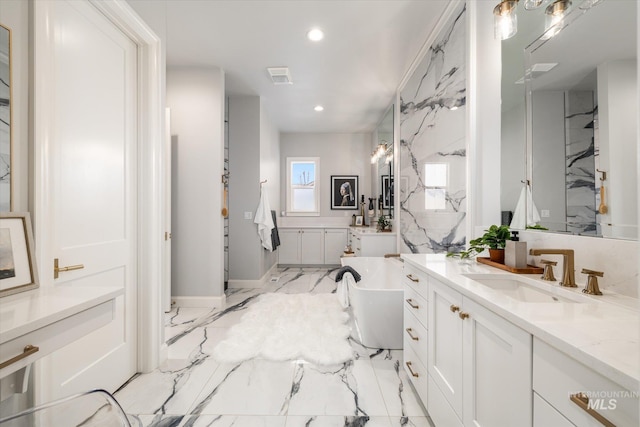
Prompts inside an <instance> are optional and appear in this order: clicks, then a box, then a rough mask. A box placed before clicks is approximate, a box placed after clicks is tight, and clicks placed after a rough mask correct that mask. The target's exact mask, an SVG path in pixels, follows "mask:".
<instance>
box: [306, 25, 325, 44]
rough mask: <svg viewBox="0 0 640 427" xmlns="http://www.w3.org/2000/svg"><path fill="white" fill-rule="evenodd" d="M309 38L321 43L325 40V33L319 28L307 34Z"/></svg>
mask: <svg viewBox="0 0 640 427" xmlns="http://www.w3.org/2000/svg"><path fill="white" fill-rule="evenodd" d="M307 38H308V39H309V40H311V41H313V42H319V41H320V40H322V39H323V38H324V33H323V32H322V30H321V29H319V28H313V29H311V30H309V32H307Z"/></svg>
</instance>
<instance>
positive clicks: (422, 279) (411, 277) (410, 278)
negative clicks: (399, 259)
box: [402, 263, 429, 299]
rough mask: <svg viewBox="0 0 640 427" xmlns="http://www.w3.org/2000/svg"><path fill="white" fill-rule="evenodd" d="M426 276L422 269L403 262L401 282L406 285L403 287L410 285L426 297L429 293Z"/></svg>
mask: <svg viewBox="0 0 640 427" xmlns="http://www.w3.org/2000/svg"><path fill="white" fill-rule="evenodd" d="M428 277H429V276H427V275H426V274H425V273H423V272H422V271H420V270H418V269H417V268H415V267H412V266H410V265H407V264H406V263H405V265H404V268H403V278H402V281H403V283H404V284H405V285H406V286H405V289H406V287H410V288H412V289H413V290H415V291H416V292H417V293H419V294H420V295H422V296H423V297H424V298H425V299H426V298H427V297H428V295H429V289H428V288H427V283H428Z"/></svg>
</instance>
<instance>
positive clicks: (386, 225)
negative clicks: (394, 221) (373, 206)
mask: <svg viewBox="0 0 640 427" xmlns="http://www.w3.org/2000/svg"><path fill="white" fill-rule="evenodd" d="M378 231H391V222H390V221H389V219H388V218H387V217H386V216H384V215H380V216H379V217H378Z"/></svg>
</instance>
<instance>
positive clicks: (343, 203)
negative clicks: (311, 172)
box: [331, 175, 358, 210]
mask: <svg viewBox="0 0 640 427" xmlns="http://www.w3.org/2000/svg"><path fill="white" fill-rule="evenodd" d="M331 209H351V210H354V209H355V210H357V209H358V175H331Z"/></svg>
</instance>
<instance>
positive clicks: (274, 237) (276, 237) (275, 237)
mask: <svg viewBox="0 0 640 427" xmlns="http://www.w3.org/2000/svg"><path fill="white" fill-rule="evenodd" d="M271 220H272V221H273V230H271V248H272V250H274V251H275V250H276V248H277V247H278V246H280V234H278V223H277V221H276V211H271Z"/></svg>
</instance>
